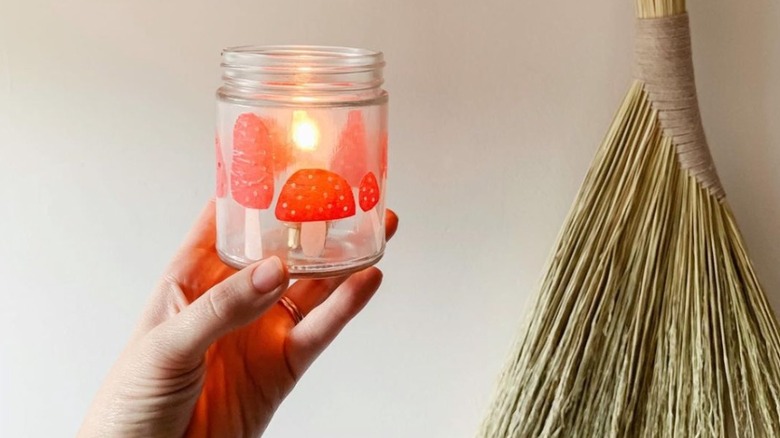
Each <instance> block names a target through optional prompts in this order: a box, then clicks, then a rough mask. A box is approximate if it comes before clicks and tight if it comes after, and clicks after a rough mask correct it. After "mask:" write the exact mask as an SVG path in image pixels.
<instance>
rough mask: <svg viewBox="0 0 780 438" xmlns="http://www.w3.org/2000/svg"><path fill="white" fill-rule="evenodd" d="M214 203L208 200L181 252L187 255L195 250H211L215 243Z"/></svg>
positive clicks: (215, 221) (215, 218) (215, 215)
mask: <svg viewBox="0 0 780 438" xmlns="http://www.w3.org/2000/svg"><path fill="white" fill-rule="evenodd" d="M216 211H217V209H216V201H215V199H214V198H211V199H209V202H208V203H206V206H205V207H204V208H203V210H202V211H201V212H200V214H199V215H198V218H197V219H196V220H195V224H193V226H192V228H191V229H190V231H189V233H187V236H186V237H185V238H184V242H182V245H181V251H182V252H184V253H188V252H190V251H192V250H193V249H196V248H203V249H213V248H214V245H215V244H216V242H217V213H216Z"/></svg>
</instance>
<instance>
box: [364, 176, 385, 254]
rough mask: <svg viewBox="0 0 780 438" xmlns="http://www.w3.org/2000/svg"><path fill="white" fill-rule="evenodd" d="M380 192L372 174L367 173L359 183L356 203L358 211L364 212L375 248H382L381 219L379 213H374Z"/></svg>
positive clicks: (382, 232)
mask: <svg viewBox="0 0 780 438" xmlns="http://www.w3.org/2000/svg"><path fill="white" fill-rule="evenodd" d="M380 195H381V191H380V190H379V183H378V182H377V180H376V176H375V175H374V174H373V173H372V172H368V173H367V174H366V175H365V176H364V177H363V179H362V180H361V181H360V189H359V190H358V202H359V204H360V209H361V210H363V211H365V212H366V215H367V216H368V221H369V222H370V224H371V234H372V235H373V236H374V243H375V244H376V248H377V249H379V248H381V247H382V243H383V241H384V230H383V229H382V218H380V216H379V212H377V211H376V208H375V207H376V205H377V204H378V203H379V197H380Z"/></svg>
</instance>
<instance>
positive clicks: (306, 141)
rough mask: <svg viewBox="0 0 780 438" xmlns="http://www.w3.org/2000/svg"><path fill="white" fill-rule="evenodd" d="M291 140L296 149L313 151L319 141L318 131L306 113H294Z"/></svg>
mask: <svg viewBox="0 0 780 438" xmlns="http://www.w3.org/2000/svg"><path fill="white" fill-rule="evenodd" d="M292 139H293V143H295V146H297V147H298V149H302V150H305V151H313V150H314V149H316V148H317V143H319V141H320V130H319V128H317V124H316V123H315V122H314V120H312V119H311V118H310V117H309V115H308V114H306V111H294V112H293V122H292Z"/></svg>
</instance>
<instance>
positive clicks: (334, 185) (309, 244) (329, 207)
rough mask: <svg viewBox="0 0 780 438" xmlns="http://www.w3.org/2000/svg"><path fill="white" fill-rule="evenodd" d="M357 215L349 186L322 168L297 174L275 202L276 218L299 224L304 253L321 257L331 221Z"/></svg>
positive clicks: (305, 170)
mask: <svg viewBox="0 0 780 438" xmlns="http://www.w3.org/2000/svg"><path fill="white" fill-rule="evenodd" d="M354 215H355V197H354V195H353V194H352V188H351V187H350V185H349V183H348V182H347V181H346V180H345V179H344V178H342V177H341V176H339V175H338V174H336V173H333V172H331V171H328V170H323V169H302V170H299V171H297V172H295V173H294V174H293V175H292V176H290V178H289V179H288V180H287V182H286V183H285V185H284V187H282V192H281V194H280V195H279V200H278V201H277V203H276V218H277V219H279V220H280V221H282V222H287V223H291V224H296V225H297V224H300V244H301V248H302V249H303V253H304V254H305V255H306V256H309V257H318V256H320V255H321V254H322V251H323V250H324V248H325V241H326V239H327V232H328V225H327V222H328V221H334V220H339V219H344V218H348V217H351V216H354Z"/></svg>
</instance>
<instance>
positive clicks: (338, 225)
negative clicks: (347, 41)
mask: <svg viewBox="0 0 780 438" xmlns="http://www.w3.org/2000/svg"><path fill="white" fill-rule="evenodd" d="M384 65H385V63H384V60H383V55H382V53H381V52H375V51H370V50H364V49H353V48H343V47H317V46H267V47H235V48H229V49H225V50H224V51H223V52H222V69H223V75H222V78H223V81H224V83H223V85H222V87H221V88H220V89H219V90H218V92H217V99H218V102H217V133H216V152H217V160H216V165H217V190H216V203H217V251H218V253H219V256H220V258H221V259H222V260H223V261H224V262H225V263H227V264H228V265H230V266H233V267H235V268H242V267H244V266H247V265H248V264H251V263H253V262H254V261H257V260H260V259H262V258H266V257H269V256H274V255H275V256H278V257H280V258H281V260H282V261H283V262H285V263H286V264H287V267H288V269H289V271H290V275H291V276H292V277H293V278H304V277H329V276H335V275H342V274H346V273H350V272H354V271H357V270H360V269H362V268H365V267H367V266H370V265H372V264H374V263H376V262H377V261H379V259H380V258H381V257H382V254H383V252H384V247H385V227H384V212H385V203H384V200H385V181H386V177H387V100H388V95H387V92H385V91H384V90H383V89H382V88H381V87H382V83H383V82H384V81H383V78H382V70H383V68H384Z"/></svg>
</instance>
